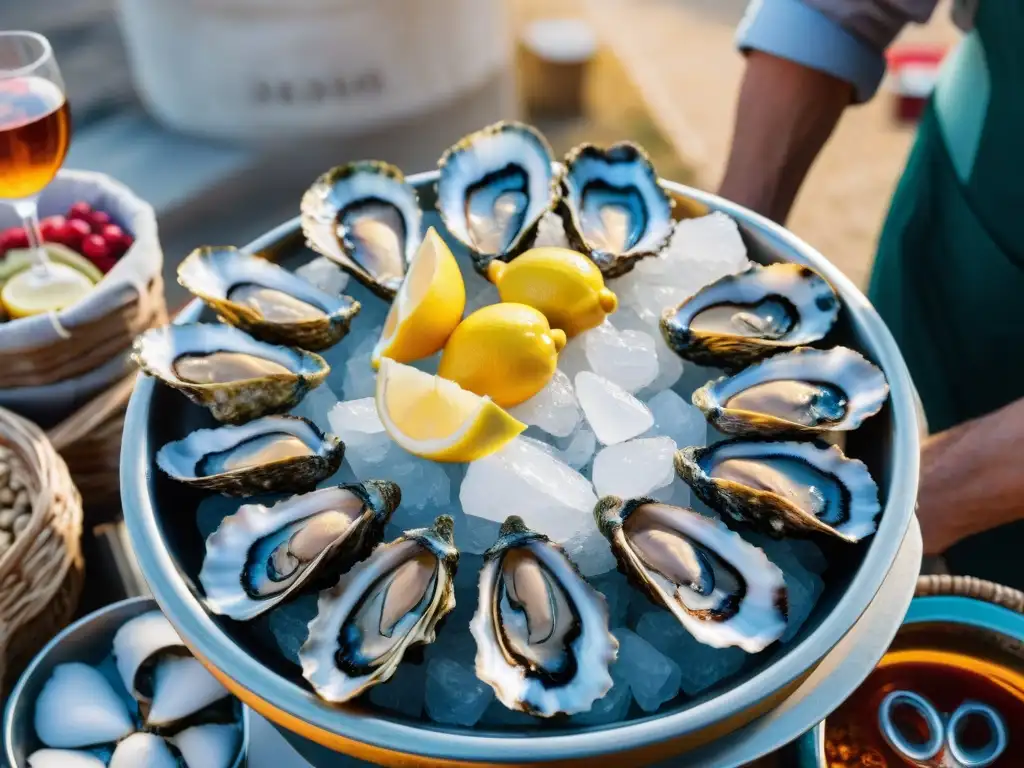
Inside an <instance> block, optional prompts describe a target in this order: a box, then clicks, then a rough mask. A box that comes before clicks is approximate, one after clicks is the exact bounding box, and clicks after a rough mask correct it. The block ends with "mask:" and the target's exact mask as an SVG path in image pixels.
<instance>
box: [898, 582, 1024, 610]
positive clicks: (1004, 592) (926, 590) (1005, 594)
mask: <svg viewBox="0 0 1024 768" xmlns="http://www.w3.org/2000/svg"><path fill="white" fill-rule="evenodd" d="M934 595H950V596H953V597H969V598H971V599H972V600H981V601H982V602H985V603H992V604H993V605H1001V606H1002V607H1003V608H1009V609H1010V610H1011V611H1016V612H1017V613H1024V592H1021V591H1020V590H1018V589H1013V588H1012V587H1004V586H1003V585H1002V584H996V583H995V582H993V581H985V580H984V579H978V578H975V577H974V576H948V575H936V576H921V577H919V578H918V580H917V589H916V590H915V592H914V596H915V597H931V596H934Z"/></svg>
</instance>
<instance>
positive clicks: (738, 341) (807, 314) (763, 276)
mask: <svg viewBox="0 0 1024 768" xmlns="http://www.w3.org/2000/svg"><path fill="white" fill-rule="evenodd" d="M838 314H839V299H838V298H837V297H836V293H835V291H834V290H833V289H832V286H831V285H829V284H828V282H827V281H826V280H825V278H823V277H822V276H821V275H819V274H818V273H817V272H815V271H814V270H813V269H811V268H810V267H805V266H802V265H800V264H771V265H769V266H766V267H760V266H753V267H751V268H750V269H748V270H747V271H746V272H741V273H739V274H738V275H728V276H726V277H723V278H722V279H721V280H717V281H716V282H714V283H711V285H708V286H705V287H704V288H702V289H701V290H699V291H697V293H695V294H694V295H693V296H691V297H690V298H689V299H687V300H686V301H684V302H683V303H682V304H680V305H679V306H678V307H674V308H671V307H670V308H669V309H666V310H665V312H664V313H663V314H662V316H661V332H662V334H663V335H664V336H665V340H666V341H667V342H668V345H669V346H670V347H672V349H674V350H675V351H676V353H677V354H679V355H680V356H681V357H684V358H686V359H687V360H692V361H693V362H695V363H698V364H700V365H710V366H714V367H719V368H726V369H729V370H736V369H738V368H742V367H743V366H745V365H749V364H750V363H753V362H755V361H757V360H760V359H761V358H764V357H767V356H768V355H772V354H775V353H776V352H784V351H786V350H788V349H792V348H793V347H798V346H801V345H804V344H810V343H811V342H814V341H818V340H819V339H821V338H823V337H824V336H825V334H826V333H828V332H829V329H831V328H832V324H833V323H834V322H835V320H836V317H837V316H838Z"/></svg>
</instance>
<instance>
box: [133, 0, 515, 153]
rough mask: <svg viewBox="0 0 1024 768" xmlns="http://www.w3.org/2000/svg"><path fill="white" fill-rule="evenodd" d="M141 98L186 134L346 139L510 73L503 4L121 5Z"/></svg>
mask: <svg viewBox="0 0 1024 768" xmlns="http://www.w3.org/2000/svg"><path fill="white" fill-rule="evenodd" d="M120 18H121V23H122V28H123V31H124V36H125V40H126V44H127V47H128V53H129V58H130V62H131V65H132V70H133V76H134V78H135V83H136V88H137V90H138V91H139V94H140V96H141V97H142V99H143V101H144V102H145V103H146V105H147V107H148V108H149V109H150V111H151V112H152V113H153V114H154V115H155V116H156V117H157V118H159V119H160V120H162V121H163V122H165V123H167V124H169V125H170V126H172V127H174V128H178V129H180V130H184V131H188V132H193V133H199V134H204V135H209V136H215V137H220V138H233V139H271V138H275V139H276V138H282V137H287V136H290V135H302V134H311V133H312V134H330V135H332V136H339V135H344V134H349V133H356V132H360V131H365V130H367V129H370V128H372V127H374V126H375V125H378V124H381V123H383V122H387V121H389V120H393V119H397V118H401V117H408V116H410V115H415V114H419V113H421V112H425V111H429V110H430V109H431V108H434V107H436V106H438V105H441V104H444V103H446V102H449V101H451V100H453V99H455V98H456V97H457V96H459V95H460V94H463V93H466V92H468V91H470V90H472V89H474V88H476V87H479V86H480V85H481V84H483V83H484V82H485V81H486V80H487V79H488V78H490V77H493V76H494V75H495V73H496V72H498V71H499V70H502V69H505V68H510V67H511V66H512V45H511V32H510V27H509V25H508V22H507V19H506V14H505V4H504V2H503V0H289V1H288V2H281V1H280V0H120Z"/></svg>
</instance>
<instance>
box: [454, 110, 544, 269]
mask: <svg viewBox="0 0 1024 768" xmlns="http://www.w3.org/2000/svg"><path fill="white" fill-rule="evenodd" d="M438 168H439V169H440V178H439V179H438V182H437V210H438V213H439V214H440V215H441V220H442V221H443V222H444V224H445V227H446V228H447V229H448V231H449V232H450V233H451V234H452V235H453V236H454V237H455V238H456V239H458V240H459V241H460V242H462V243H463V244H464V245H466V246H467V247H468V248H469V249H470V254H471V256H472V257H473V263H474V266H475V267H476V268H477V270H478V271H479V272H480V273H481V274H486V270H487V265H488V264H490V263H491V262H492V261H493V260H494V259H500V260H501V261H511V260H512V259H513V258H514V257H516V256H518V255H519V254H520V253H522V252H523V251H525V250H526V249H527V248H529V247H530V246H531V245H532V244H533V241H534V239H535V238H536V236H537V226H538V225H539V224H540V220H541V217H543V216H544V214H545V213H547V212H548V211H550V210H551V209H552V208H554V206H555V202H556V201H557V199H558V192H557V189H558V185H557V182H556V181H555V173H554V169H553V168H552V157H551V148H550V147H549V146H548V142H547V140H546V139H545V138H544V137H543V136H541V135H540V133H538V132H537V130H536V129H534V128H531V127H530V126H528V125H524V124H523V123H516V122H500V123H495V124H494V125H490V126H488V127H487V128H483V129H481V130H479V131H476V132H475V133H471V134H469V135H468V136H465V137H464V138H462V139H460V140H459V141H458V142H457V143H456V144H455V145H454V146H452V147H450V148H449V149H448V150H446V151H445V153H444V154H443V155H442V156H441V159H440V160H439V161H438Z"/></svg>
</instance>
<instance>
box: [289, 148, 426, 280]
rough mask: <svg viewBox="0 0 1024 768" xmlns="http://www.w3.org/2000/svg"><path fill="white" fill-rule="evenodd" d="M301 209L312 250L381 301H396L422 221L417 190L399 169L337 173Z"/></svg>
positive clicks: (364, 163)
mask: <svg viewBox="0 0 1024 768" xmlns="http://www.w3.org/2000/svg"><path fill="white" fill-rule="evenodd" d="M299 207H300V209H301V213H302V216H301V220H302V232H303V234H304V235H305V236H306V242H307V244H308V245H309V247H310V248H312V249H313V250H314V251H316V252H317V253H319V254H320V255H321V256H326V257H327V258H328V259H331V260H332V261H334V262H337V263H338V264H339V265H341V267H342V268H343V269H345V271H347V272H349V273H350V274H351V275H352V276H353V277H355V278H356V279H357V280H359V281H360V282H361V283H363V284H364V285H365V286H366V287H367V288H369V289H370V290H371V291H373V292H374V293H376V294H377V295H378V296H382V297H383V298H385V299H391V298H393V297H394V295H395V293H396V292H397V291H398V287H399V286H400V285H401V284H402V280H403V279H405V272H406V269H407V268H408V266H409V264H410V263H411V262H412V258H413V256H415V255H416V249H417V248H418V247H419V244H420V238H421V236H422V232H421V229H422V220H423V213H422V212H421V211H420V204H419V199H418V198H417V196H416V190H415V189H413V187H412V185H410V184H409V183H408V182H407V181H406V180H405V176H403V175H402V172H401V171H400V170H399V169H398V168H396V167H395V166H393V165H391V164H389V163H385V162H382V161H380V160H360V161H358V162H355V163H349V164H348V165H343V166H339V167H337V168H332V169H331V170H329V171H327V172H326V173H325V174H323V175H322V176H320V177H319V178H318V179H317V180H316V181H314V182H313V184H312V186H310V188H309V189H308V190H306V193H305V194H304V195H303V196H302V202H301V203H300V206H299Z"/></svg>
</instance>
